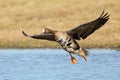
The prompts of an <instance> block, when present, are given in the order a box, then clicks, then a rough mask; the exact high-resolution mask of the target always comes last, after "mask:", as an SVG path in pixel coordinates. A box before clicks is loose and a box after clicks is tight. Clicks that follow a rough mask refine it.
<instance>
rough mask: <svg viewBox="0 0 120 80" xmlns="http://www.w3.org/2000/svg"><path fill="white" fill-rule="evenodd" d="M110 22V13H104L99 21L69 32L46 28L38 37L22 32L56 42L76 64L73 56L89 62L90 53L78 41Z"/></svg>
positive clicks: (96, 20)
mask: <svg viewBox="0 0 120 80" xmlns="http://www.w3.org/2000/svg"><path fill="white" fill-rule="evenodd" d="M108 20H109V15H108V13H104V11H103V12H102V14H101V15H100V16H99V17H98V18H97V19H95V20H93V21H91V22H88V23H85V24H82V25H79V26H78V27H76V28H73V29H71V30H68V31H57V30H52V29H49V28H44V29H43V33H41V34H38V35H33V36H29V35H28V34H26V33H25V32H24V31H22V33H23V35H24V36H26V37H30V38H34V39H42V40H49V41H55V42H57V43H59V44H60V45H61V46H62V48H63V49H64V50H65V51H67V52H68V53H69V55H70V57H71V63H72V64H75V63H76V62H77V60H76V58H74V57H73V55H72V54H76V55H78V56H81V57H83V58H84V59H85V61H87V58H86V57H87V55H88V51H87V50H86V49H83V48H81V46H79V44H78V43H77V41H76V40H80V39H86V38H87V37H88V36H89V35H90V34H92V33H93V32H94V31H96V30H97V29H99V28H100V27H102V26H103V25H104V24H105V23H106V22H107V21H108Z"/></svg>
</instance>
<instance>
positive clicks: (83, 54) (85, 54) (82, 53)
mask: <svg viewBox="0 0 120 80" xmlns="http://www.w3.org/2000/svg"><path fill="white" fill-rule="evenodd" d="M80 53H81V56H82V57H83V58H84V59H85V61H87V58H86V56H87V52H85V51H84V50H82V48H80Z"/></svg>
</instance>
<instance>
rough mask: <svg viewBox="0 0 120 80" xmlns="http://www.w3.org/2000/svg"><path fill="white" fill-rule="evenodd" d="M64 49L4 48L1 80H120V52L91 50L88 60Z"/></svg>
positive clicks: (1, 60)
mask: <svg viewBox="0 0 120 80" xmlns="http://www.w3.org/2000/svg"><path fill="white" fill-rule="evenodd" d="M74 57H76V58H77V61H78V62H77V64H75V65H73V64H71V61H70V56H69V54H68V53H67V52H66V51H64V50H62V49H1V50H0V80H119V79H120V51H116V50H110V49H89V56H88V61H87V62H85V61H84V59H83V58H81V57H79V56H76V55H74Z"/></svg>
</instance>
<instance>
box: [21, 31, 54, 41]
mask: <svg viewBox="0 0 120 80" xmlns="http://www.w3.org/2000/svg"><path fill="white" fill-rule="evenodd" d="M22 33H23V35H24V36H26V37H30V38H34V39H44V40H50V41H55V37H54V35H53V34H50V33H43V34H35V35H33V36H29V35H28V34H26V33H25V32H24V31H22Z"/></svg>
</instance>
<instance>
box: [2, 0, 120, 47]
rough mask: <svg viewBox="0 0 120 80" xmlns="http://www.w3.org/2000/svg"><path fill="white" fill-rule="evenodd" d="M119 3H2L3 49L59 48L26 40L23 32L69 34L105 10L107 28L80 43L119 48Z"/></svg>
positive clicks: (62, 0)
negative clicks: (48, 29) (44, 31)
mask: <svg viewBox="0 0 120 80" xmlns="http://www.w3.org/2000/svg"><path fill="white" fill-rule="evenodd" d="M119 5H120V3H119V0H109V1H108V0H91V1H89V0H59V1H58V0H0V10H1V11H0V47H1V48H39V47H57V46H58V44H56V43H55V42H49V41H42V40H39V41H38V40H34V39H29V38H25V37H24V36H23V35H22V34H21V31H22V30H24V31H26V32H28V33H29V34H35V33H40V32H41V30H42V28H44V26H47V27H49V28H52V29H56V30H69V29H71V28H73V27H76V26H78V25H79V24H82V23H86V22H89V21H91V20H94V19H96V18H97V17H98V16H99V15H100V14H101V12H102V11H103V10H104V9H105V10H106V11H107V12H109V14H110V15H111V16H110V20H109V22H107V24H106V25H105V26H104V27H102V28H101V29H99V30H98V31H96V32H95V33H94V34H92V35H91V36H89V37H88V38H87V39H86V40H81V41H79V43H80V44H81V46H83V47H88V48H92V47H105V48H118V47H120V37H119V36H120V26H119V25H120V22H119V21H120V7H119Z"/></svg>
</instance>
